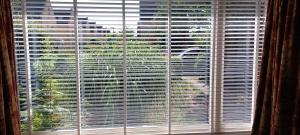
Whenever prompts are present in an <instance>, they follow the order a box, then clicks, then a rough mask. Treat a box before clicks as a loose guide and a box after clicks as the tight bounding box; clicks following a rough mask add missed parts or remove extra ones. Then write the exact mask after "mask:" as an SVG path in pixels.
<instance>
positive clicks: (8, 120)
mask: <svg viewBox="0 0 300 135" xmlns="http://www.w3.org/2000/svg"><path fill="white" fill-rule="evenodd" d="M0 9H1V12H0V36H1V38H0V134H1V135H20V122H19V117H20V116H19V101H18V93H17V84H16V83H17V82H16V70H15V53H14V39H13V38H14V37H13V22H12V15H11V7H10V0H0Z"/></svg>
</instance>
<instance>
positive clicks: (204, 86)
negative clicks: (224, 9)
mask: <svg viewBox="0 0 300 135" xmlns="http://www.w3.org/2000/svg"><path fill="white" fill-rule="evenodd" d="M171 8H172V10H171V11H172V14H171V16H172V17H171V19H172V20H171V21H172V26H171V28H172V30H171V49H172V50H171V53H172V61H171V62H172V65H171V68H172V72H171V74H172V76H171V78H172V80H171V81H172V87H171V102H172V108H171V112H172V113H171V121H172V133H192V132H196V133H199V132H208V131H209V104H210V103H209V94H210V72H211V71H210V61H211V49H212V15H213V14H212V2H211V1H199V0H189V1H177V0H175V1H172V7H171Z"/></svg>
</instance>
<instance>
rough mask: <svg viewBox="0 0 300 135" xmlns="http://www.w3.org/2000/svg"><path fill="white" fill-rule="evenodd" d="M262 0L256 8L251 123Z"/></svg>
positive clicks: (259, 0) (256, 75)
mask: <svg viewBox="0 0 300 135" xmlns="http://www.w3.org/2000/svg"><path fill="white" fill-rule="evenodd" d="M261 6H262V5H261V0H257V1H256V10H255V32H254V52H253V77H252V112H251V123H252V122H253V118H254V110H255V99H256V88H257V79H258V74H257V71H258V70H257V68H258V52H259V33H260V32H259V29H260V15H261V10H260V9H261Z"/></svg>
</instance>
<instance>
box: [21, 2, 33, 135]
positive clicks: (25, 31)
mask: <svg viewBox="0 0 300 135" xmlns="http://www.w3.org/2000/svg"><path fill="white" fill-rule="evenodd" d="M21 3H22V25H23V26H22V30H23V43H24V51H25V72H26V96H27V98H26V102H27V103H26V104H27V122H28V135H31V134H32V92H31V70H30V55H29V43H28V41H29V40H28V28H27V27H28V25H27V23H28V22H27V9H26V8H27V7H26V0H22V1H21Z"/></svg>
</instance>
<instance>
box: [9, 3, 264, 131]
mask: <svg viewBox="0 0 300 135" xmlns="http://www.w3.org/2000/svg"><path fill="white" fill-rule="evenodd" d="M265 5H266V2H265V1H264V0H24V1H20V0H12V9H13V17H14V31H15V45H16V48H15V50H16V56H17V57H16V63H17V76H18V88H19V93H20V107H21V124H22V131H24V132H27V133H29V134H38V135H39V134H41V133H42V132H43V133H44V132H45V133H49V134H82V135H87V134H96V135H98V134H101V135H112V134H115V135H120V134H130V135H131V134H132V135H141V134H180V133H210V132H225V131H226V132H230V131H249V130H250V129H251V122H252V118H253V109H254V97H255V89H256V85H257V83H256V82H257V79H258V72H259V71H258V67H259V66H260V59H261V52H262V44H263V32H264V18H265V9H266V6H265Z"/></svg>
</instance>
